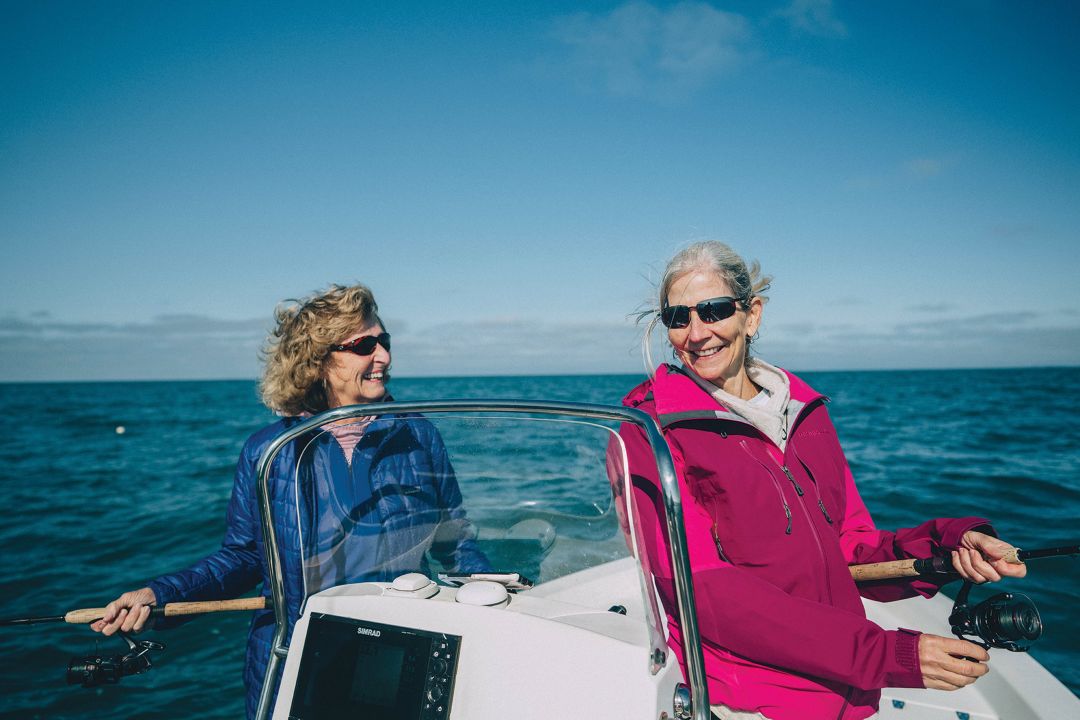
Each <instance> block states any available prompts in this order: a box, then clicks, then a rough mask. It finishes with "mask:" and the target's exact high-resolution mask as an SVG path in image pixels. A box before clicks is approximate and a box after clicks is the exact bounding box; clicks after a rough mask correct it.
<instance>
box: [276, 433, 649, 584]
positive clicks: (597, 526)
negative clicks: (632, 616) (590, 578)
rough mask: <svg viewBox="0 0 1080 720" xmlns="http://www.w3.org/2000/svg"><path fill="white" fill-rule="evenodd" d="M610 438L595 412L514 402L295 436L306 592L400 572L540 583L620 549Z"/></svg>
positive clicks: (623, 550)
mask: <svg viewBox="0 0 1080 720" xmlns="http://www.w3.org/2000/svg"><path fill="white" fill-rule="evenodd" d="M613 439H614V440H615V441H616V442H617V435H615V433H614V432H613V430H612V428H611V427H609V426H606V425H603V424H601V423H598V422H592V421H582V420H570V419H567V420H564V419H557V418H549V417H532V416H524V415H522V416H513V417H509V416H499V415H490V416H481V415H471V416H461V415H432V416H430V417H419V416H415V415H414V416H410V417H399V416H385V417H381V418H362V419H350V420H347V421H338V422H337V423H335V424H332V425H324V426H322V427H321V428H320V429H318V430H315V431H312V432H311V433H308V434H307V435H305V436H302V437H300V438H298V439H297V440H296V441H295V442H297V444H298V445H297V447H298V451H297V453H296V467H295V469H294V473H295V482H294V486H295V487H294V491H295V493H296V507H297V524H298V528H299V531H300V532H299V536H300V544H301V548H300V550H301V555H302V557H303V567H304V576H305V585H306V587H305V592H306V594H308V595H310V594H313V593H315V592H319V591H320V590H323V589H326V588H329V587H334V586H336V585H340V584H343V583H352V582H364V581H388V580H392V579H393V578H394V577H396V576H398V575H401V574H403V573H406V572H422V573H424V574H426V575H428V576H430V577H433V578H435V577H437V575H438V573H440V572H442V573H468V572H486V571H497V572H516V573H519V574H521V575H523V576H525V577H527V578H529V579H530V580H532V581H533V582H534V583H543V582H548V581H550V580H553V579H555V578H558V577H561V576H563V575H567V574H569V573H572V572H575V571H578V570H582V569H585V568H588V567H592V566H594V565H599V564H601V563H604V562H608V561H610V560H615V559H618V558H620V557H626V556H627V555H629V554H630V550H629V543H628V540H627V537H626V535H624V530H623V528H622V527H620V522H619V513H617V512H616V511H615V507H614V504H613V501H612V484H611V481H610V480H609V470H610V468H609V467H608V464H609V463H608V456H609V451H608V448H609V444H610V443H611V442H612V441H613ZM619 454H620V453H615V455H619ZM621 476H622V474H621V473H620V477H621Z"/></svg>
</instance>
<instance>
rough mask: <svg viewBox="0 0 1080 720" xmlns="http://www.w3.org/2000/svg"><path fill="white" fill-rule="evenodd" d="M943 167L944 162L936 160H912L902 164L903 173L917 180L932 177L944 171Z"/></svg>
mask: <svg viewBox="0 0 1080 720" xmlns="http://www.w3.org/2000/svg"><path fill="white" fill-rule="evenodd" d="M945 165H946V163H945V161H944V160H940V159H938V158H932V157H920V158H912V159H911V160H908V161H907V162H905V163H904V172H905V173H907V174H908V175H913V176H914V177H919V178H928V177H934V176H935V175H940V174H941V173H942V172H943V171H944V170H945Z"/></svg>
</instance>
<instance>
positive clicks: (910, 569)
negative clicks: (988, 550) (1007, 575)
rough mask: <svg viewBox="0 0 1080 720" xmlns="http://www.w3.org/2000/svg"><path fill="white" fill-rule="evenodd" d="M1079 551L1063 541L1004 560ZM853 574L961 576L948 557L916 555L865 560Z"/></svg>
mask: <svg viewBox="0 0 1080 720" xmlns="http://www.w3.org/2000/svg"><path fill="white" fill-rule="evenodd" d="M1070 555H1071V556H1076V555H1080V545H1062V546H1060V547H1052V548H1043V549H1041V550H1020V549H1016V550H1015V551H1013V552H1011V553H1009V554H1008V555H1006V556H1005V560H1007V561H1008V562H1010V563H1013V564H1017V563H1022V562H1026V561H1027V560H1037V559H1040V558H1048V557H1059V556H1070ZM848 569H849V570H850V571H851V577H852V579H854V580H855V582H857V583H858V582H871V581H873V580H892V579H894V578H902V577H916V576H919V575H937V576H942V575H954V576H956V577H960V575H959V573H957V572H956V571H955V570H954V569H953V567H952V564H951V563H950V562H949V558H947V557H931V558H917V559H910V560H890V561H889V562H879V563H866V564H864V565H850V566H848Z"/></svg>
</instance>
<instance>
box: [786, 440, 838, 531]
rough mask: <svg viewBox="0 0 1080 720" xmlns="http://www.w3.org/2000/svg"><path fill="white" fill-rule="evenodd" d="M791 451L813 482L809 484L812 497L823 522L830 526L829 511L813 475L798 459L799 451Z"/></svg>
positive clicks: (796, 449)
mask: <svg viewBox="0 0 1080 720" xmlns="http://www.w3.org/2000/svg"><path fill="white" fill-rule="evenodd" d="M791 449H792V452H794V453H795V457H797V458H798V459H799V464H801V465H802V466H803V468H805V469H806V474H807V475H809V476H810V479H811V480H812V481H813V482H812V483H811V484H812V485H813V486H814V497H816V498H817V506H818V508H819V509H820V510H821V514H822V515H824V516H825V521H826V522H827V523H829V524H830V525H832V524H833V519H832V515H829V511H828V509H827V508H826V507H825V501H824V500H823V499H822V497H821V489H820V488H818V484H817V480H814V475H813V473H811V472H810V468H809V466H808V465H807V464H806V463H805V462H803V459H802V458H801V457H799V449H798V448H796V447H795V446H792V448H791Z"/></svg>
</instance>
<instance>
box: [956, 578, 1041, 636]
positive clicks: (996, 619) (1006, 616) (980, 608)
mask: <svg viewBox="0 0 1080 720" xmlns="http://www.w3.org/2000/svg"><path fill="white" fill-rule="evenodd" d="M970 591H971V582H969V581H965V582H964V586H963V587H962V588H960V592H959V593H957V594H956V601H955V603H954V604H953V609H952V612H951V613H950V614H949V624H950V625H952V631H953V634H954V635H956V637H958V638H960V639H961V640H970V641H971V642H973V643H976V644H978V645H982V646H983V647H984V648H986V649H987V650H989V649H990V648H992V647H995V648H1004V649H1006V650H1011V651H1012V652H1027V651H1028V649H1030V648H1031V644H1032V643H1034V642H1035V641H1036V640H1038V639H1039V637H1041V636H1042V632H1043V624H1042V618H1041V617H1039V609H1038V608H1037V607H1035V603H1034V602H1032V600H1031V598H1029V597H1028V596H1027V595H1022V594H1020V593H1011V592H1003V593H998V594H997V595H994V596H993V597H990V598H987V599H986V600H983V601H982V602H981V603H979V604H978V605H975V606H972V605H970V604H969V603H968V593H969V592H970Z"/></svg>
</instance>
